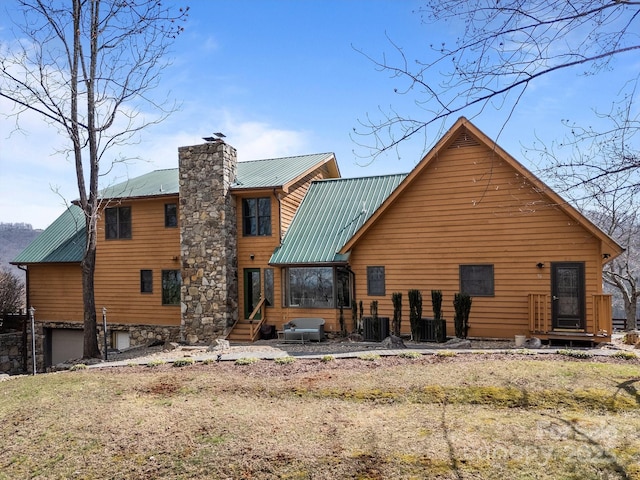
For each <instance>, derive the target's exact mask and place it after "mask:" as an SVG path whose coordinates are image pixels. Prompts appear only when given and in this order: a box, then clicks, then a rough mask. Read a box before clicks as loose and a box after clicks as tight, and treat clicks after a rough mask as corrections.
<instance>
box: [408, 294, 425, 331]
mask: <svg viewBox="0 0 640 480" xmlns="http://www.w3.org/2000/svg"><path fill="white" fill-rule="evenodd" d="M421 318H422V292H420V290H409V323H410V324H411V338H412V339H413V340H414V341H416V342H419V341H420V335H419V328H418V326H419V324H420V319H421Z"/></svg>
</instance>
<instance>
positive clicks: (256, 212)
mask: <svg viewBox="0 0 640 480" xmlns="http://www.w3.org/2000/svg"><path fill="white" fill-rule="evenodd" d="M242 231H243V233H244V235H246V236H269V235H271V199H270V198H269V197H264V198H244V199H243V200H242Z"/></svg>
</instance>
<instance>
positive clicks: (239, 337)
mask: <svg viewBox="0 0 640 480" xmlns="http://www.w3.org/2000/svg"><path fill="white" fill-rule="evenodd" d="M265 303H266V299H265V298H262V299H260V301H259V302H258V305H256V308H254V309H253V312H251V315H249V318H248V319H247V320H238V321H237V322H236V323H235V324H234V325H233V327H231V331H230V332H229V334H228V335H227V340H229V341H230V342H243V343H252V342H255V341H256V340H257V339H258V337H259V336H260V327H261V326H262V324H263V323H264V321H265V320H266V316H267V315H266V309H263V308H262V307H263V306H264V304H265ZM260 311H262V315H261V318H260V319H256V318H255V317H256V315H257V314H258V313H259V312H260Z"/></svg>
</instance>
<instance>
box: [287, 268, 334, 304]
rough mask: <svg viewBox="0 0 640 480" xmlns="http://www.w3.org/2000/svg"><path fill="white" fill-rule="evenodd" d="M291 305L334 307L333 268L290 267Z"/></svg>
mask: <svg viewBox="0 0 640 480" xmlns="http://www.w3.org/2000/svg"><path fill="white" fill-rule="evenodd" d="M289 305H290V306H292V307H311V308H332V307H334V306H335V304H334V300H333V268H332V267H295V268H290V269H289Z"/></svg>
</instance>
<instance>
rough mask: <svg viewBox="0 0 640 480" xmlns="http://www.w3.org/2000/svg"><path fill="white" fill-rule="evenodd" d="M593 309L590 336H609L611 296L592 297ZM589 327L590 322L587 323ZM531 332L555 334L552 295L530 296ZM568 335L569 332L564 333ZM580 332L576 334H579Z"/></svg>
mask: <svg viewBox="0 0 640 480" xmlns="http://www.w3.org/2000/svg"><path fill="white" fill-rule="evenodd" d="M591 302H592V307H593V324H592V325H593V326H592V328H587V332H582V333H587V334H588V335H593V336H605V337H607V336H609V335H611V332H612V331H613V321H612V311H611V295H609V294H597V295H592V296H591ZM587 325H588V322H587ZM529 330H530V331H531V333H538V334H549V333H553V329H552V325H551V303H550V295H549V294H546V293H530V294H529ZM563 333H565V334H566V333H567V332H563ZM578 333H580V332H575V334H578Z"/></svg>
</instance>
